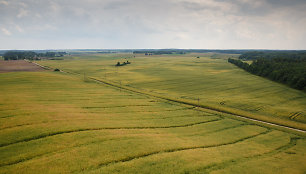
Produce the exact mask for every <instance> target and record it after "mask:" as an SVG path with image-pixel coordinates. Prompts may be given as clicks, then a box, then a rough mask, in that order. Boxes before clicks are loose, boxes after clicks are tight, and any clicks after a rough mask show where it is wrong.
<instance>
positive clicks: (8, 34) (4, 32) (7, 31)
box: [1, 28, 12, 36]
mask: <svg viewBox="0 0 306 174" xmlns="http://www.w3.org/2000/svg"><path fill="white" fill-rule="evenodd" d="M1 31H2V33H3V34H5V35H7V36H11V35H12V33H11V32H10V31H9V30H7V29H6V28H1Z"/></svg>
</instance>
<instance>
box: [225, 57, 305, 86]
mask: <svg viewBox="0 0 306 174" xmlns="http://www.w3.org/2000/svg"><path fill="white" fill-rule="evenodd" d="M252 54H253V53H252ZM248 55H250V54H247V56H248ZM267 55H268V56H267V57H259V58H256V59H255V58H251V57H250V58H248V59H252V60H253V62H252V63H251V64H250V65H249V64H248V63H245V62H243V61H241V60H237V59H231V58H229V59H228V62H230V63H233V64H235V65H236V66H238V67H240V68H243V69H244V70H246V71H248V72H250V73H252V74H255V75H259V76H262V77H266V78H268V79H271V80H273V81H277V82H280V83H284V84H287V85H289V86H291V87H293V88H295V89H299V90H304V91H306V57H305V56H303V54H301V55H296V56H292V57H290V56H288V55H289V53H288V54H285V55H284V56H279V57H278V56H276V55H277V54H275V53H271V54H267ZM242 57H243V55H242Z"/></svg>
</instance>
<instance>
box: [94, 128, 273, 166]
mask: <svg viewBox="0 0 306 174" xmlns="http://www.w3.org/2000/svg"><path fill="white" fill-rule="evenodd" d="M269 132H271V129H267V130H266V131H264V132H261V133H258V134H256V135H250V136H247V137H244V138H241V139H238V140H234V141H231V142H227V143H220V144H214V145H205V146H194V147H182V148H176V149H167V150H162V151H155V152H150V153H146V154H141V155H136V156H131V157H127V158H123V159H118V160H114V161H109V162H104V163H100V164H98V166H97V168H100V167H104V166H107V165H111V164H117V163H120V162H129V161H132V160H135V159H140V158H145V157H148V156H152V155H156V154H162V153H171V152H178V151H185V150H193V149H205V148H213V147H221V146H226V145H231V144H236V143H239V142H242V141H245V140H247V139H251V138H255V137H257V136H259V135H264V134H267V133H269Z"/></svg>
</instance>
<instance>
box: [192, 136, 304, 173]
mask: <svg viewBox="0 0 306 174" xmlns="http://www.w3.org/2000/svg"><path fill="white" fill-rule="evenodd" d="M299 139H301V138H299V137H291V138H290V142H289V143H287V144H285V145H283V146H281V147H278V148H276V149H274V150H272V151H269V152H265V153H263V154H256V155H252V156H247V157H242V158H237V159H232V160H228V161H224V162H222V163H214V164H210V165H207V166H205V167H203V168H200V169H197V171H200V172H201V173H210V172H212V171H215V170H221V169H224V168H227V167H229V166H232V165H235V164H237V163H241V162H246V161H250V160H253V159H257V158H264V157H267V156H271V155H274V154H277V153H280V152H283V151H285V150H287V149H289V148H291V147H293V146H295V145H296V144H297V141H298V140H299Z"/></svg>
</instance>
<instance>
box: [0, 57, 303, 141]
mask: <svg viewBox="0 0 306 174" xmlns="http://www.w3.org/2000/svg"><path fill="white" fill-rule="evenodd" d="M33 63H35V62H33ZM35 64H36V65H38V66H41V67H45V66H43V65H40V64H38V63H35ZM45 68H49V69H52V68H51V67H45ZM61 72H63V73H67V74H74V75H82V74H79V73H75V72H68V71H63V70H61ZM88 79H91V80H93V81H95V82H97V83H101V84H105V85H108V86H112V87H115V88H117V89H120V90H126V91H130V92H134V93H137V94H141V95H146V96H151V97H154V98H159V99H163V100H166V101H170V102H175V103H180V104H185V105H187V106H194V107H199V108H203V109H208V110H212V111H214V112H219V113H224V114H230V115H232V116H235V117H238V118H240V119H244V120H249V121H252V122H255V123H256V122H257V123H261V124H266V125H270V126H274V127H279V128H285V129H289V130H293V131H297V132H301V133H306V131H305V130H304V129H299V128H295V127H292V126H287V125H281V124H277V123H272V122H268V121H263V120H258V119H255V118H250V117H248V116H244V115H240V114H237V113H232V112H229V111H225V110H221V109H217V108H211V107H208V106H203V105H198V104H195V103H192V102H188V101H182V100H178V99H173V98H169V97H166V96H161V95H154V94H151V93H147V92H144V91H140V90H137V89H134V88H130V87H127V86H123V85H118V84H115V83H113V82H107V81H106V80H101V79H97V78H94V77H88ZM0 147H1V146H0Z"/></svg>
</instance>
